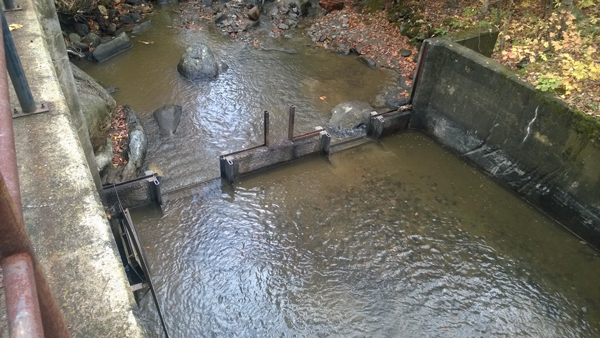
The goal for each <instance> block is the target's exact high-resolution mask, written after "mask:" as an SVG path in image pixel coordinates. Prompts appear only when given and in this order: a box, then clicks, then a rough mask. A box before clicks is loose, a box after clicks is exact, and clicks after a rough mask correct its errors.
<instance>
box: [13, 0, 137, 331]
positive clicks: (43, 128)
mask: <svg viewBox="0 0 600 338" xmlns="http://www.w3.org/2000/svg"><path fill="white" fill-rule="evenodd" d="M42 1H43V2H42ZM19 4H20V5H21V6H22V7H23V10H22V11H18V12H10V13H6V17H7V21H8V23H9V24H13V23H17V24H22V25H23V28H21V29H17V30H14V31H13V32H12V35H13V37H14V38H15V43H16V47H17V51H18V53H19V56H20V58H21V62H22V63H23V67H24V70H25V74H26V76H27V79H28V81H29V84H30V86H31V90H32V93H33V97H34V99H35V100H36V101H37V102H38V103H40V102H45V103H47V104H48V105H49V106H50V109H51V111H50V112H49V113H44V114H39V115H31V116H25V117H20V118H18V119H15V120H14V129H15V137H16V140H15V142H16V148H17V165H18V169H19V179H20V186H21V195H22V200H23V217H24V222H25V227H26V230H27V233H28V234H29V237H30V238H31V241H32V243H33V246H34V248H35V250H36V254H37V256H38V258H39V261H40V263H41V265H42V267H43V269H44V271H45V274H46V276H47V280H48V282H49V284H50V288H51V290H52V292H53V294H54V297H55V299H56V301H57V303H58V305H59V307H60V308H61V310H62V312H63V314H64V316H65V318H66V321H67V325H68V328H69V331H70V333H71V335H72V336H74V337H141V336H143V335H144V330H143V328H142V327H141V326H140V325H139V323H138V319H137V317H136V316H135V311H136V305H135V302H134V300H133V296H132V293H131V291H130V288H129V284H128V282H127V277H126V275H125V271H124V270H123V266H122V264H121V260H120V257H119V254H118V252H117V249H116V245H115V243H114V238H113V236H112V233H111V230H110V227H109V224H108V221H107V219H106V215H105V213H104V208H103V206H102V203H101V201H100V197H99V195H98V190H97V186H96V185H95V184H94V178H95V174H97V169H94V168H93V161H94V158H93V156H92V158H91V160H90V158H89V155H90V150H91V148H90V147H89V138H88V136H87V129H86V127H85V123H84V119H83V118H82V115H81V110H80V108H79V107H78V104H77V92H76V91H74V88H75V86H74V83H73V76H72V74H71V72H70V68H69V63H68V59H67V56H66V53H64V42H63V41H62V34H61V33H60V30H59V26H58V21H57V19H56V15H55V12H54V10H53V9H54V3H53V2H52V1H49V0H38V2H35V3H34V2H33V1H32V0H20V1H19ZM10 102H11V104H12V105H13V106H15V105H17V102H18V101H17V99H16V96H15V94H14V91H13V90H12V88H11V98H10ZM92 155H93V154H92ZM90 167H92V168H90Z"/></svg>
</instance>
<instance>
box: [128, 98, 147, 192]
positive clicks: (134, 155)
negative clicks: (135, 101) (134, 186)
mask: <svg viewBox="0 0 600 338" xmlns="http://www.w3.org/2000/svg"><path fill="white" fill-rule="evenodd" d="M125 112H126V113H127V126H128V127H129V150H128V153H127V155H128V157H129V160H128V162H127V165H126V166H125V169H123V174H122V178H123V180H124V181H125V180H132V179H134V178H137V177H138V176H139V175H140V172H141V168H142V164H143V163H144V159H145V157H146V149H147V146H148V139H147V138H146V134H144V128H143V127H142V125H141V124H140V123H139V121H138V118H137V115H136V114H135V112H134V111H133V110H132V109H131V108H130V107H129V106H125Z"/></svg>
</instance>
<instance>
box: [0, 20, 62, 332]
mask: <svg viewBox="0 0 600 338" xmlns="http://www.w3.org/2000/svg"><path fill="white" fill-rule="evenodd" d="M1 19H2V24H0V34H2V36H3V37H4V36H7V35H8V36H9V35H10V31H7V29H6V27H7V24H6V18H5V17H4V13H2V15H1ZM3 41H6V40H4V38H3ZM8 53H13V54H14V55H11V56H10V57H11V58H13V59H14V58H16V59H17V60H18V56H17V55H16V50H8ZM6 64H7V57H6V55H5V45H4V43H0V154H2V161H0V234H2V236H0V266H2V274H3V276H4V291H5V298H6V310H7V315H8V324H9V331H10V336H11V338H21V337H23V338H25V337H69V332H68V330H67V327H66V324H65V320H64V318H63V315H62V313H61V312H60V310H59V308H58V305H57V304H56V301H55V300H54V297H53V296H52V293H51V291H50V287H49V285H48V283H47V281H46V277H45V276H44V273H43V271H42V268H41V266H40V264H39V262H38V260H37V257H36V255H35V252H34V250H33V246H32V244H31V241H30V240H29V237H28V236H27V232H26V231H25V227H24V225H23V209H22V203H21V194H20V189H19V176H18V172H17V156H16V150H15V140H14V131H13V122H12V118H13V117H12V112H11V108H10V96H9V93H8V77H7V72H6ZM19 66H20V62H19ZM21 72H22V69H21ZM11 75H12V74H11ZM23 76H24V74H23ZM22 108H23V109H24V110H25V109H26V108H25V107H22Z"/></svg>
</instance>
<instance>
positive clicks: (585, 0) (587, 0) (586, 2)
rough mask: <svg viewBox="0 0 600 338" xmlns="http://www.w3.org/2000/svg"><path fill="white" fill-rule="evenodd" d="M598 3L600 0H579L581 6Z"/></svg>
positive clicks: (590, 5)
mask: <svg viewBox="0 0 600 338" xmlns="http://www.w3.org/2000/svg"><path fill="white" fill-rule="evenodd" d="M597 3H598V0H596V1H594V0H582V1H580V2H579V8H588V7H592V6H595V5H596V4H597Z"/></svg>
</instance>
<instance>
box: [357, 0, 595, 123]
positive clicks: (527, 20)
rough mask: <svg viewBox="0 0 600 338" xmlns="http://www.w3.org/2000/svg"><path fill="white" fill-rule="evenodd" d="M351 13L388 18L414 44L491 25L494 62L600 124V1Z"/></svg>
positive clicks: (408, 2) (448, 2)
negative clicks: (495, 30)
mask: <svg viewBox="0 0 600 338" xmlns="http://www.w3.org/2000/svg"><path fill="white" fill-rule="evenodd" d="M356 8H357V10H358V11H359V12H361V13H363V14H367V13H368V15H373V16H377V15H378V14H377V13H379V12H381V11H383V12H384V13H387V18H388V20H389V21H390V22H393V23H394V25H395V27H397V28H398V30H399V31H400V32H402V34H403V35H405V36H407V37H409V38H411V42H412V43H413V44H419V43H420V42H422V41H423V40H424V39H425V38H429V37H433V36H440V35H445V34H447V33H449V32H454V31H460V30H463V29H468V28H472V27H476V26H480V25H493V26H495V27H497V28H498V29H499V31H500V36H499V38H498V43H497V44H496V49H495V52H494V55H493V56H492V58H493V59H495V60H496V61H498V62H500V63H501V64H503V65H505V66H507V67H509V68H512V69H514V70H516V71H517V73H518V74H519V76H520V77H521V78H522V79H523V80H525V81H527V82H529V83H531V84H533V85H534V86H535V87H536V88H537V89H539V90H541V91H544V92H551V93H553V94H555V95H556V96H558V97H559V98H561V99H562V100H564V101H565V102H567V103H568V104H569V105H570V106H571V107H573V109H574V110H577V111H580V112H583V113H584V114H587V115H590V116H593V117H595V118H596V119H600V51H599V50H598V49H599V48H600V1H599V0H575V1H573V0H562V1H561V0H542V1H539V0H537V1H536V0H481V1H479V0H427V1H426V2H422V1H417V0H395V1H389V2H381V1H380V0H367V1H366V2H363V3H360V4H358V7H356Z"/></svg>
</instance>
